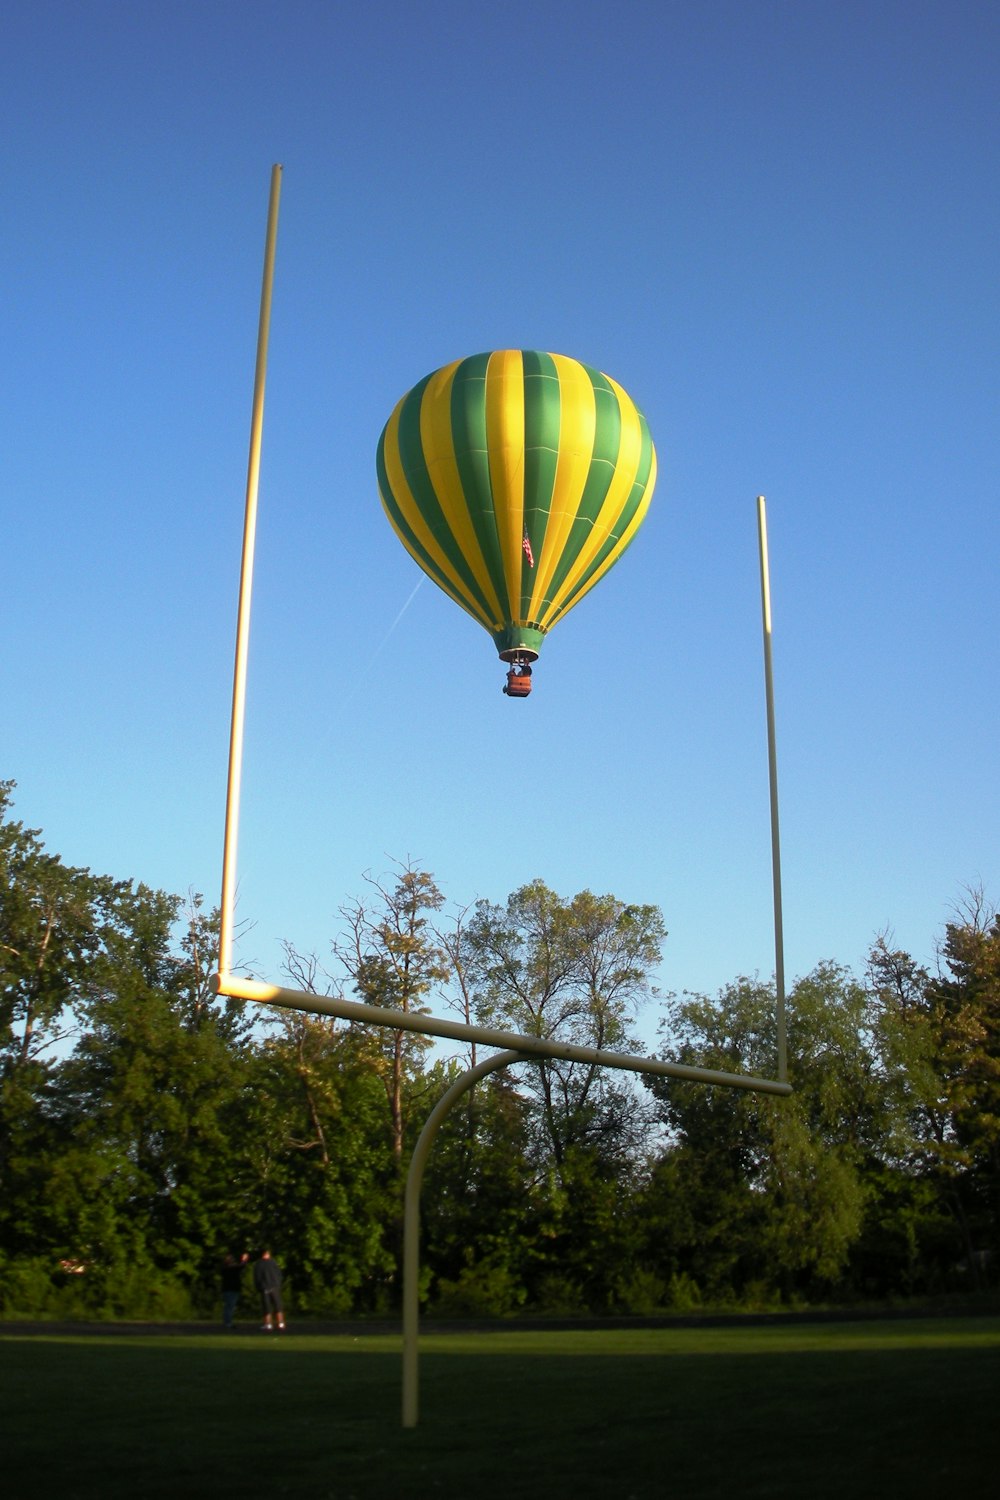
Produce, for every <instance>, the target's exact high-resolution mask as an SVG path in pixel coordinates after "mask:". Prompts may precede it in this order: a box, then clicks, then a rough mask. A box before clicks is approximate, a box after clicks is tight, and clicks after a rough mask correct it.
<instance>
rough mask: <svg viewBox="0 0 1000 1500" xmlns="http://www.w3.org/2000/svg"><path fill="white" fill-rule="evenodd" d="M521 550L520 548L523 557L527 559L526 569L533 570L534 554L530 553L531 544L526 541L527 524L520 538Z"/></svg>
mask: <svg viewBox="0 0 1000 1500" xmlns="http://www.w3.org/2000/svg"><path fill="white" fill-rule="evenodd" d="M521 548H522V551H523V552H524V555H525V557H526V558H527V559H528V567H529V568H533V567H534V566H535V558H534V554H533V553H532V550H531V543H530V542H529V541H528V527H527V524H525V528H524V536H523V537H522V538H521Z"/></svg>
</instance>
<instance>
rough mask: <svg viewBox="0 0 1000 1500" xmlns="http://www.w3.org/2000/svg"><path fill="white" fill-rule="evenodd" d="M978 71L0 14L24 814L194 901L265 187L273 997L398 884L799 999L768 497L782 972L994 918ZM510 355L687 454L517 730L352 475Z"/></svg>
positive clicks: (991, 213) (480, 21)
mask: <svg viewBox="0 0 1000 1500" xmlns="http://www.w3.org/2000/svg"><path fill="white" fill-rule="evenodd" d="M998 44H1000V12H998V11H997V9H996V7H995V6H993V5H992V4H986V3H977V0H948V3H943V0H942V3H927V0H905V3H904V0H881V3H879V0H867V3H855V0H838V3H826V0H800V3H791V0H785V3H763V0H760V3H758V0H746V3H742V4H737V3H732V0H703V3H699V4H698V5H691V4H680V3H674V0H658V3H653V0H649V3H645V0H620V3H619V4H618V5H617V6H615V7H609V6H607V5H603V4H601V5H599V4H596V3H591V0H574V3H562V0H534V3H531V4H527V3H521V0H511V3H506V4H504V5H503V6H499V5H495V4H484V3H476V0H466V3H464V4H456V3H451V0H426V3H424V4H421V5H419V6H418V5H411V4H403V3H400V0H396V3H391V4H388V3H378V0H373V3H370V4H369V5H367V6H364V7H361V6H359V5H356V4H337V3H332V0H331V3H325V4H324V3H318V0H283V3H281V4H277V3H275V4H264V3H259V0H249V3H248V0H240V3H228V0H202V3H198V4H194V3H189V4H180V3H173V4H167V3H158V4H149V5H139V4H128V3H125V0H117V3H110V0H78V3H74V4H70V3H53V0H32V3H31V4H27V3H23V0H10V3H9V4H8V7H7V10H6V14H5V22H4V34H3V39H2V52H0V112H2V119H3V138H4V142H5V150H4V153H3V166H2V171H3V178H4V181H3V202H4V213H3V222H4V233H3V235H2V237H0V271H2V276H3V285H4V296H3V298H2V299H0V305H2V310H0V348H2V350H3V357H2V360H0V381H2V391H0V411H2V413H3V419H2V420H3V444H2V447H3V462H2V466H0V507H2V516H3V527H2V535H3V539H4V541H3V558H4V568H3V577H4V591H3V594H4V597H3V618H4V634H5V649H4V652H3V659H2V667H0V673H2V676H0V682H2V702H3V739H2V758H0V775H2V776H6V777H13V778H14V779H16V781H17V782H18V793H17V803H16V811H17V814H18V815H19V816H20V817H22V818H24V819H25V820H26V821H27V822H28V823H29V824H31V825H32V826H40V827H41V828H42V829H43V831H44V834H45V837H46V840H47V843H48V845H49V847H50V848H51V849H52V850H53V851H56V852H58V853H60V854H61V855H62V856H63V857H64V858H65V859H66V860H68V861H70V862H73V863H77V864H86V865H89V866H91V867H92V868H94V869H96V870H100V871H102V872H108V873H112V874H114V875H118V876H123V877H124V876H134V877H137V878H141V879H143V880H145V881H147V882H148V883H150V884H153V885H155V886H161V887H164V888H166V889H168V890H172V891H177V892H184V891H186V890H188V889H189V888H193V889H196V890H199V891H203V892H205V893H206V895H207V897H208V898H209V899H210V900H212V901H214V900H216V899H217V893H218V887H219V873H220V865H221V848H222V822H223V809H224V796H225V776H226V756H227V745H228V729H229V699H230V690H231V674H232V651H233V635H234V627H235V612H236V588H237V581H238V568H239V548H240V538H241V532H242V522H243V498H244V488H245V477H246V457H247V444H248V437H249V421H250V398H251V391H252V381H253V361H254V352H255V346H256V334H257V312H258V302H259V295H260V276H261V261H262V251H263V238H264V224H265V216H266V208H267V193H268V184H269V176H270V168H271V164H272V163H273V162H276V161H280V162H282V163H283V165H284V183H283V191H282V204H281V221H280V229H279V237H278V254H277V269H276V280H275V290H274V309H273V320H272V328H271V354H270V363H269V370H268V389H267V408H266V416H265V426H264V446H263V464H262V476H261V489H260V519H259V529H258V550H257V571H256V580H255V595H254V616H253V636H252V646H251V661H250V684H249V698H248V719H247V746H246V760H245V769H244V793H243V818H242V825H241V847H240V877H241V878H240V915H241V917H242V918H244V919H246V920H248V921H250V922H252V923H253V924H254V927H253V931H252V933H251V935H250V936H249V938H248V939H247V940H246V941H245V943H244V944H243V947H242V950H241V955H242V958H243V960H244V962H248V963H252V964H253V966H254V967H255V968H256V970H257V972H258V973H260V974H261V975H262V976H264V977H269V978H278V977H279V976H278V961H279V953H280V949H279V944H280V940H281V939H282V938H287V939H289V940H291V941H292V942H294V943H295V944H296V945H297V946H299V947H300V948H304V949H308V948H315V949H318V950H320V951H322V950H323V949H324V948H325V945H326V943H327V939H328V938H329V936H330V935H331V934H332V933H333V932H334V931H335V930H336V927H337V917H336V913H337V909H338V908H339V907H340V906H341V905H342V904H343V903H344V902H345V901H349V900H350V899H351V897H352V896H354V895H355V894H358V893H360V892H361V891H362V890H363V878H362V877H363V872H365V871H366V870H370V871H372V872H373V873H374V874H376V875H378V874H381V873H383V872H385V871H387V870H389V869H391V864H392V860H393V859H397V860H401V859H407V858H410V859H412V860H414V861H416V862H418V863H420V864H421V865H422V866H423V867H425V868H428V869H430V870H431V871H432V872H433V873H434V875H435V876H436V878H437V880H438V882H439V884H440V885H441V888H442V890H443V891H444V893H445V895H446V897H447V898H448V903H449V906H450V907H452V908H454V907H457V906H462V905H465V904H467V903H468V902H470V901H472V900H474V899H475V898H477V897H479V896H486V897H489V898H490V899H492V900H497V901H499V900H503V899H504V898H505V897H506V895H507V894H508V892H510V891H511V890H513V889H515V888H516V887H517V886H519V885H521V884H522V883H524V882H525V881H527V880H529V879H531V878H533V877H535V876H540V877H542V878H543V879H545V880H546V881H547V882H548V883H549V884H550V885H552V886H553V887H554V888H555V889H556V890H557V891H559V892H560V893H561V894H563V895H566V896H570V895H572V894H573V893H574V892H576V891H578V890H581V889H583V888H590V889H592V890H595V891H599V892H604V891H611V892H614V893H615V894H616V895H618V896H620V897H621V898H622V899H624V900H628V901H637V902H654V903H656V904H657V905H659V906H660V907H661V908H662V909H663V912H664V916H665V920H666V924H667V927H668V929H669V931H670V937H669V940H668V943H667V946H666V950H665V958H664V965H663V971H662V975H661V976H660V977H661V982H662V984H663V987H664V988H665V989H696V990H703V991H709V992H711V991H713V990H715V989H716V988H718V987H719V986H720V985H722V984H724V983H725V982H726V981H727V980H729V979H731V978H733V977H735V976H736V975H737V974H740V973H754V972H757V971H759V972H760V973H761V974H769V973H770V972H771V969H772V967H773V948H772V935H771V908H770V866H769V821H768V806H767V780H766V777H767V764H766V739H765V727H764V703H763V678H762V667H761V648H760V622H759V596H758V577H757V554H756V517H755V504H754V497H755V496H756V495H757V494H758V493H760V492H763V493H764V494H766V495H767V497H768V517H769V526H770V546H771V564H772V589H773V609H774V631H775V635H774V658H775V673H776V694H777V716H778V752H779V763H780V777H781V813H782V836H783V865H784V876H785V893H784V894H785V928H786V954H787V968H788V972H789V976H790V978H794V977H795V975H797V974H801V973H805V972H807V971H808V970H810V969H811V968H812V967H813V966H814V965H815V964H816V963H817V962H819V961H820V960H823V959H836V960H838V961H841V962H843V963H846V964H848V965H851V966H853V967H859V966H860V965H861V964H862V962H863V958H864V954H865V951H866V948H867V946H868V944H869V942H870V941H871V939H872V937H873V936H874V935H875V934H876V933H877V932H878V931H879V930H881V929H883V928H885V927H891V928H892V930H893V932H894V933H895V937H896V940H897V941H898V942H899V943H900V944H901V945H903V946H907V947H909V948H911V949H912V950H914V951H916V952H917V953H918V954H920V956H922V957H926V956H928V955H929V954H930V952H931V951H932V947H933V943H934V940H935V937H936V936H937V935H938V934H939V933H940V930H941V927H942V924H943V923H944V921H945V920H947V919H948V917H949V915H950V913H951V910H952V908H953V906H954V904H955V903H956V902H957V901H958V900H960V899H961V895H962V888H963V886H964V885H967V884H970V883H976V882H981V883H982V884H983V885H984V886H985V887H986V889H987V892H988V893H989V894H991V895H992V896H993V897H994V899H996V898H997V897H998V895H1000V869H998V832H1000V816H998V813H1000V805H998V790H997V788H998V778H997V765H996V743H997V712H996V705H997V699H998V692H997V689H998V670H997V655H998V645H997V643H998V640H1000V604H998V590H997V585H996V573H997V562H996V559H997V556H998V536H997V478H998V464H997V392H998V379H997V377H998V348H1000V341H998V317H997V313H998V301H1000V291H998V282H1000V278H998V276H997V265H998V255H997V252H998V239H1000V236H998V228H1000V206H998V195H997V191H996V185H997V181H998V180H1000V171H998V167H1000V163H998V154H1000V153H998V144H1000V107H998V96H997V88H996V78H997V74H998V66H1000V45H998ZM504 347H525V348H540V349H546V350H551V351H555V352H558V353H565V354H571V355H573V356H575V357H576V358H578V359H582V360H584V361H585V362H586V363H588V364H591V365H595V366H597V367H598V368H600V369H602V370H604V371H606V372H607V373H608V374H610V375H612V376H613V377H614V378H615V379H617V380H618V381H620V382H621V383H622V384H623V385H624V386H625V387H626V389H627V390H628V391H629V392H630V394H631V395H632V396H633V397H634V398H635V400H636V401H637V402H638V403H639V404H640V406H642V408H643V409H644V411H645V413H646V415H647V418H648V421H649V424H650V428H651V430H652V433H653V437H654V441H655V442H656V445H657V449H658V454H659V463H660V471H659V481H658V486H657V492H656V495H655V497H654V500H653V504H652V507H651V510H650V513H649V516H648V518H647V521H646V523H645V525H644V527H643V530H642V532H641V533H640V536H639V538H638V539H637V541H636V543H635V544H634V546H633V547H632V548H631V550H630V551H629V553H628V554H627V556H626V557H625V558H624V559H623V560H622V562H621V563H620V564H619V565H618V567H617V568H616V569H614V570H613V571H612V573H610V574H609V575H608V576H607V577H606V579H605V580H604V581H603V582H602V584H601V586H600V587H599V588H598V589H595V590H594V591H593V593H592V594H591V595H589V596H588V598H587V599H586V600H584V601H583V602H582V603H581V604H580V606H579V607H578V609H576V610H575V611H574V612H573V613H572V614H571V615H570V616H569V617H568V618H567V619H566V620H565V621H564V622H563V623H562V624H561V625H560V626H559V628H558V629H557V630H556V631H554V632H553V633H552V635H551V637H550V638H549V640H548V641H547V642H546V645H545V649H544V652H543V655H542V658H541V661H540V663H539V666H538V669H537V671H536V676H535V692H534V694H533V696H532V698H531V699H530V700H529V701H528V702H526V703H522V702H511V701H509V700H508V699H506V698H505V697H504V696H503V695H502V693H501V691H500V688H501V683H502V670H501V668H500V666H499V665H498V663H497V662H496V659H495V655H494V652H493V647H492V644H491V642H490V640H489V637H488V636H487V635H486V633H485V632H484V631H482V630H480V629H479V628H478V627H477V626H476V625H475V624H474V623H473V622H472V621H471V620H469V619H468V618H467V617H466V616H465V615H464V614H462V613H461V611H459V610H458V609H457V608H456V607H455V606H454V605H453V604H451V603H450V602H449V601H448V600H447V599H446V598H445V597H444V595H442V594H440V593H439V592H438V591H437V590H436V589H435V588H434V587H433V585H431V584H430V583H429V582H425V583H423V584H422V585H421V586H420V587H419V589H417V591H416V593H414V588H415V586H416V584H417V582H418V580H419V579H420V577H421V575H420V573H419V572H418V570H417V569H416V566H415V564H414V563H413V562H412V561H411V560H410V558H409V557H408V556H407V555H406V553H405V552H404V551H403V549H402V548H401V547H400V546H399V544H398V542H397V541H396V539H395V537H394V536H393V534H392V532H391V530H390V528H389V526H388V524H387V522H386V521H385V519H384V517H383V514H382V511H381V507H380V505H379V502H378V497H377V490H376V484H375V474H374V452H375V445H376V442H377V440H378V436H379V432H380V430H381V427H382V424H383V422H384V421H385V419H386V417H387V416H388V414H389V412H390V411H391V409H392V407H393V405H394V404H395V402H396V401H397V399H398V398H399V397H400V396H401V395H402V394H403V392H404V391H406V390H407V389H408V388H409V387H410V386H411V385H413V384H414V383H415V382H416V380H418V379H419V378H420V377H421V376H422V375H424V374H426V373H427V372H428V371H430V370H432V369H434V368H436V367H437V366H439V365H441V364H443V363H445V362H446V361H448V360H451V359H456V358H459V357H461V356H464V355H467V354H472V353H476V352H478V351H481V350H485V349H491V348H504ZM401 612H402V614H401ZM400 616H401V617H400ZM394 622H395V623H394Z"/></svg>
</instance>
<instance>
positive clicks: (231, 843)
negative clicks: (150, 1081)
mask: <svg viewBox="0 0 1000 1500" xmlns="http://www.w3.org/2000/svg"><path fill="white" fill-rule="evenodd" d="M280 197H281V166H280V164H278V163H275V165H274V166H273V167H272V168H271V193H270V198H269V200H268V209H267V232H266V236H265V240H264V275H263V281H262V285H261V293H260V318H259V320H258V325H257V363H256V370H255V374H254V385H253V407H252V411H251V418H250V456H249V460H248V463H247V488H246V505H245V509H244V516H243V556H242V562H241V566H240V595H239V607H238V610H237V621H236V657H235V662H234V666H233V708H232V719H231V721H230V731H229V776H228V780H227V783H226V832H225V839H224V843H223V853H222V902H221V907H220V916H219V971H220V974H223V975H226V974H228V973H229V972H230V970H231V969H232V966H233V931H234V928H235V923H236V850H237V844H238V841H239V821H240V783H241V778H242V770H243V725H244V720H245V718H246V688H247V656H248V653H249V647H250V598H251V594H252V592H253V560H254V545H255V542H256V537H257V491H258V488H259V486H260V449H261V435H262V432H263V428H264V386H265V384H266V381H267V346H268V340H269V338H270V331H271V293H272V290H273V287H274V252H275V246H276V245H277V239H278V203H279V200H280Z"/></svg>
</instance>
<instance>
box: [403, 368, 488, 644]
mask: <svg viewBox="0 0 1000 1500" xmlns="http://www.w3.org/2000/svg"><path fill="white" fill-rule="evenodd" d="M405 400H406V397H405V396H404V398H403V401H405ZM403 401H400V402H399V404H398V405H397V407H396V409H395V410H394V412H393V414H392V416H391V417H390V418H389V421H388V423H387V425H386V429H385V443H384V445H383V455H384V458H385V472H386V478H387V479H388V481H389V489H390V491H391V493H392V498H393V500H394V501H395V502H396V505H397V507H398V509H399V511H400V514H401V515H402V517H403V520H404V521H405V522H406V525H407V526H408V527H409V528H410V530H411V532H412V533H413V539H414V541H415V542H416V544H417V547H419V548H423V550H424V552H425V553H426V555H427V556H428V557H429V558H430V559H431V561H432V562H433V563H434V565H435V566H436V567H437V568H438V570H439V571H440V573H441V574H442V576H443V578H444V579H446V580H447V583H446V584H442V587H445V588H447V591H448V592H449V593H450V594H451V596H452V598H453V599H454V600H455V601H456V603H458V604H461V606H462V608H463V609H466V610H468V612H469V614H470V615H472V617H473V619H475V620H478V621H479V623H480V625H485V626H486V628H487V630H492V629H494V626H493V625H492V623H491V622H490V620H489V619H488V618H487V616H486V615H485V614H484V612H483V610H482V607H481V606H480V605H479V603H478V602H477V601H476V600H475V599H474V598H472V596H471V595H470V594H469V591H468V589H467V588H466V586H465V584H464V583H463V581H462V579H461V578H460V577H459V575H458V573H457V572H456V570H455V568H454V567H453V565H452V563H451V562H450V561H449V559H448V557H447V555H446V554H445V552H444V550H443V549H442V547H441V545H440V543H439V542H438V541H437V539H436V538H435V536H434V533H433V532H432V531H431V529H430V527H429V526H428V524H427V522H426V521H425V520H424V518H423V516H422V515H421V513H420V510H419V508H418V506H417V502H416V500H415V499H414V498H413V493H412V491H411V489H410V486H409V484H408V482H407V478H406V472H405V470H404V468H403V463H402V459H401V458H400V453H399V417H400V413H401V411H402V409H403ZM386 514H387V515H388V516H389V520H390V522H391V523H392V528H393V530H394V531H395V533H396V535H397V536H398V537H399V539H400V541H401V542H402V543H403V545H404V546H405V547H406V550H407V551H408V552H409V553H410V555H411V557H413V558H414V559H415V560H416V561H417V562H418V563H419V562H420V553H419V551H417V550H415V549H414V547H413V546H412V545H411V543H410V541H409V540H408V538H407V536H406V533H405V532H404V531H402V530H400V528H399V527H398V526H397V525H396V524H395V522H394V521H393V518H392V515H391V513H390V512H388V511H387V512H386Z"/></svg>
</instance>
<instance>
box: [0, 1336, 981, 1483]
mask: <svg viewBox="0 0 1000 1500" xmlns="http://www.w3.org/2000/svg"><path fill="white" fill-rule="evenodd" d="M8 1327H9V1325H8ZM400 1350H401V1342H400V1340H399V1338H398V1337H394V1336H375V1335H361V1336H359V1337H357V1338H353V1337H350V1336H337V1337H327V1336H322V1335H310V1334H296V1333H294V1332H293V1333H289V1334H287V1335H285V1336H284V1337H282V1338H278V1337H277V1336H271V1337H269V1338H268V1337H265V1336H263V1335H260V1334H255V1333H250V1332H249V1331H241V1332H238V1333H236V1334H233V1335H223V1334H214V1333H212V1334H210V1333H208V1332H207V1331H204V1332H194V1333H191V1334H175V1335H173V1336H168V1335H162V1336H161V1335H157V1336H150V1335H145V1334H143V1335H126V1336H113V1335H108V1334H99V1335H96V1336H72V1337H71V1336H66V1335H61V1334H58V1335H57V1334H44V1335H37V1334H33V1335H20V1334H18V1333H11V1332H8V1333H7V1334H6V1335H4V1336H3V1337H0V1381H2V1394H0V1455H2V1468H0V1484H2V1488H3V1493H4V1495H5V1496H6V1497H7V1500H48V1497H50V1496H51V1497H54V1496H59V1497H61V1500H97V1497H101V1500H109V1497H118V1496H135V1497H137V1500H146V1497H150V1500H159V1497H166V1496H168V1495H169V1496H171V1497H176V1496H180V1497H181V1500H192V1497H199V1500H200V1497H202V1496H208V1495H215V1496H224V1497H226V1496H229V1495H232V1496H238V1497H240V1500H256V1497H264V1496H282V1495H290V1496H302V1497H304V1500H325V1497H331V1500H349V1497H356V1500H376V1497H378V1500H381V1497H386V1500H422V1497H429V1496H446V1497H463V1500H464V1497H469V1500H494V1497H495V1500H500V1497H502V1500H519V1497H535V1496H538V1497H542V1496H545V1497H550V1500H562V1497H574V1500H575V1497H592V1496H593V1497H596V1496H603V1497H609V1500H628V1497H636V1500H640V1497H641V1500H647V1497H649V1500H653V1497H655V1500H687V1497H695V1496H697V1497H699V1500H713V1497H716V1496H718V1497H722V1496H725V1497H727V1500H728V1497H731V1496H733V1495H739V1496H741V1497H744V1496H746V1497H764V1496H767V1497H784V1496H788V1497H791V1496H796V1497H805V1500H825V1497H828V1496H829V1497H833V1496H836V1497H838V1500H843V1497H849V1500H853V1497H869V1496H871V1497H875V1496H878V1497H879V1500H885V1497H886V1496H890V1497H891V1496H895V1495H897V1494H898V1495H902V1496H905V1497H906V1500H925V1497H926V1500H948V1497H951V1496H953V1495H955V1494H956V1493H959V1492H960V1491H961V1489H962V1487H963V1486H967V1487H970V1488H971V1489H973V1490H974V1491H976V1492H979V1493H984V1492H988V1489H990V1488H992V1487H993V1484H994V1483H995V1480H996V1475H997V1472H998V1465H1000V1437H998V1428H997V1417H996V1407H997V1396H998V1393H1000V1319H976V1320H973V1319H954V1320H952V1319H927V1320H913V1321H906V1322H895V1321H886V1322H857V1323H825V1324H794V1325H782V1324H773V1325H765V1326H760V1325H752V1326H737V1327H726V1328H709V1327H704V1326H703V1327H690V1328H681V1329H677V1328H672V1329H628V1330H611V1329H607V1330H590V1329H587V1330H582V1329H581V1330H572V1331H566V1332H544V1333H543V1332H531V1331H522V1330H514V1329H511V1330H502V1331H497V1332H488V1333H480V1334H468V1333H461V1334H458V1333H434V1332H429V1333H427V1334H426V1335H425V1336H424V1337H423V1338H422V1340H421V1366H420V1369H421V1420H420V1426H419V1427H418V1428H417V1429H416V1430H415V1431H409V1432H404V1431H403V1430H402V1429H401V1426H400V1378H401V1356H400Z"/></svg>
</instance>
